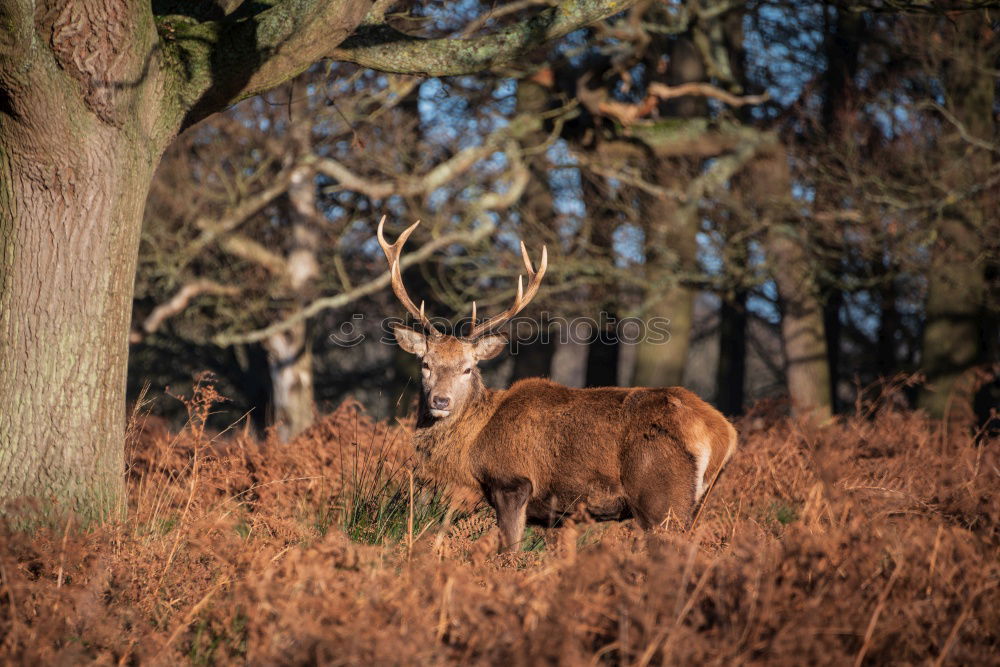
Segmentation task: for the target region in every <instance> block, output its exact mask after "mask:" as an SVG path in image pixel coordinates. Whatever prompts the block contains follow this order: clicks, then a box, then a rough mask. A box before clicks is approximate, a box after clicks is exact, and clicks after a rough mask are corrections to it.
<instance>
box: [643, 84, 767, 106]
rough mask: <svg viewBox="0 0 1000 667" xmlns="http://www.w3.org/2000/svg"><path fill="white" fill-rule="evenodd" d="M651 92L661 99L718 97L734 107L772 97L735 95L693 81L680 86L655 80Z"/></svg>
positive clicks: (650, 86) (756, 102) (761, 101)
mask: <svg viewBox="0 0 1000 667" xmlns="http://www.w3.org/2000/svg"><path fill="white" fill-rule="evenodd" d="M649 94H650V95H653V96H655V97H657V98H659V99H661V100H669V99H673V98H675V97H683V96H684V95H701V96H703V97H711V98H713V99H717V100H719V101H720V102H722V103H724V104H728V105H729V106H732V107H742V106H746V105H748V104H763V103H764V102H767V101H768V100H769V99H771V96H770V95H768V94H767V93H764V94H763V95H733V94H732V93H727V92H726V91H724V90H722V89H721V88H717V87H716V86H713V85H712V84H710V83H702V82H692V83H682V84H680V85H679V86H668V85H666V84H664V83H659V82H657V81H654V82H652V83H650V84H649Z"/></svg>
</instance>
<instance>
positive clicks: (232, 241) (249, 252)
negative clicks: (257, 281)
mask: <svg viewBox="0 0 1000 667" xmlns="http://www.w3.org/2000/svg"><path fill="white" fill-rule="evenodd" d="M219 247H220V248H222V249H223V250H224V251H226V252H228V253H229V254H230V255H234V256H236V257H239V258H241V259H245V260H247V261H249V262H253V263H255V264H259V265H260V266H262V267H264V268H265V269H267V270H268V272H269V273H271V275H274V276H277V277H283V276H284V275H285V274H286V273H287V272H288V263H287V262H286V261H285V258H284V257H282V256H281V255H279V254H278V253H275V252H271V251H270V250H268V249H267V248H265V247H264V246H263V245H262V244H260V243H257V242H256V241H254V240H253V239H251V238H248V237H246V236H244V235H242V234H233V233H230V234H227V235H225V236H224V237H223V238H222V240H220V241H219Z"/></svg>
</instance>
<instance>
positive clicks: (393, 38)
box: [331, 0, 637, 76]
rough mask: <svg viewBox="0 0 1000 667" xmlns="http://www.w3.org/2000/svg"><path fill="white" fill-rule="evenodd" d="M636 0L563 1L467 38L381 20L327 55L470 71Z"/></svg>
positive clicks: (384, 65) (450, 72)
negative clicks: (416, 32)
mask: <svg viewBox="0 0 1000 667" xmlns="http://www.w3.org/2000/svg"><path fill="white" fill-rule="evenodd" d="M636 1H637V0H617V1H616V0H566V1H564V2H560V3H559V4H558V5H556V6H554V7H551V8H549V9H546V10H544V11H541V12H539V13H538V14H536V15H535V16H532V17H531V18H529V19H526V20H524V21H521V22H519V23H516V24H514V25H511V26H509V27H507V28H504V29H503V30H499V31H497V32H495V33H492V34H489V35H483V36H480V37H474V38H468V39H448V38H442V39H422V38H419V37H414V36H412V35H407V34H405V33H403V32H400V31H398V30H396V29H395V28H392V27H391V26H388V25H385V24H381V23H376V24H366V25H364V26H362V27H361V28H359V29H358V31H357V32H356V33H355V34H354V35H352V36H351V37H350V38H349V39H348V40H346V41H345V42H344V43H343V44H342V45H341V46H340V47H338V48H336V49H334V50H333V53H332V54H331V57H332V58H333V59H335V60H342V61H346V62H352V63H357V64H359V65H363V66H365V67H370V68H372V69H376V70H380V71H383V72H393V73H396V74H422V75H426V76H454V75H460V74H472V73H475V72H480V71H482V70H485V69H489V68H490V67H494V66H496V65H500V64H503V63H506V62H509V61H510V60H513V59H514V58H516V57H517V56H519V55H521V54H523V53H525V52H527V51H530V50H531V49H534V48H537V47H538V46H540V45H542V44H544V43H545V42H547V41H550V40H553V39H558V38H559V37H562V36H564V35H566V34H568V33H570V32H573V31H574V30H577V29H579V28H581V27H583V26H585V25H588V24H591V23H594V22H595V21H600V20H602V19H606V18H608V17H609V16H613V15H614V14H617V13H619V12H622V11H624V10H625V9H628V8H629V7H631V6H632V5H634V4H636Z"/></svg>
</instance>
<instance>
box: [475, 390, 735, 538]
mask: <svg viewBox="0 0 1000 667" xmlns="http://www.w3.org/2000/svg"><path fill="white" fill-rule="evenodd" d="M498 398H499V400H498V402H497V407H496V410H495V411H494V413H493V415H492V418H491V419H489V420H488V421H487V423H486V424H485V425H484V426H483V428H482V430H481V431H480V432H479V434H478V436H477V437H476V438H475V439H474V441H473V443H472V446H471V447H470V449H469V457H468V462H469V465H470V468H471V469H470V471H469V472H470V473H471V477H472V478H473V479H474V480H476V482H478V484H479V486H480V489H481V490H482V492H483V495H484V496H485V497H486V499H487V500H488V501H489V502H490V504H491V505H493V506H494V508H495V509H497V511H498V514H499V513H500V511H501V509H502V508H501V507H499V506H498V505H499V504H511V503H513V505H514V506H515V507H511V508H510V509H511V510H514V511H517V507H516V506H517V505H521V504H523V503H525V502H526V507H525V509H524V511H525V514H526V518H527V519H528V520H530V521H531V522H533V523H543V524H547V525H551V524H554V523H558V522H559V521H560V520H561V519H563V518H565V517H568V516H571V515H574V514H576V513H577V511H578V510H579V509H584V510H585V511H586V513H587V514H588V515H589V516H590V517H591V518H593V519H595V520H599V521H607V520H623V519H627V518H632V517H635V518H636V519H637V520H638V521H639V523H640V524H641V525H642V526H643V527H644V528H651V527H653V526H656V525H659V524H661V523H662V522H663V521H664V520H665V519H667V518H668V516H670V515H671V514H672V515H673V516H674V517H675V518H676V519H678V520H680V521H687V520H689V519H690V518H691V515H692V512H693V510H694V507H695V506H696V504H697V502H698V501H699V500H700V499H701V497H702V495H703V493H704V491H705V487H706V485H707V483H708V482H710V481H711V480H712V479H714V477H715V476H716V474H717V473H718V471H719V470H720V468H721V467H722V465H723V464H724V463H725V461H726V459H727V458H728V457H729V455H730V454H731V452H732V450H733V449H734V447H735V442H736V431H735V429H734V428H733V427H732V425H731V424H730V423H729V422H728V421H727V420H726V418H725V417H723V416H722V414H721V413H719V412H718V411H717V410H715V409H714V408H713V407H711V406H710V405H708V404H707V403H705V402H704V401H703V400H701V399H700V398H698V397H697V396H696V395H695V394H693V393H691V392H690V391H688V390H686V389H683V388H681V387H668V388H654V389H650V388H636V389H626V388H614V387H608V388H595V389H571V388H568V387H564V386H562V385H558V384H555V383H552V382H549V381H547V380H540V379H530V380H523V381H521V382H519V383H517V384H515V385H514V386H513V387H511V388H510V389H509V390H507V391H505V392H503V395H502V396H501V397H498Z"/></svg>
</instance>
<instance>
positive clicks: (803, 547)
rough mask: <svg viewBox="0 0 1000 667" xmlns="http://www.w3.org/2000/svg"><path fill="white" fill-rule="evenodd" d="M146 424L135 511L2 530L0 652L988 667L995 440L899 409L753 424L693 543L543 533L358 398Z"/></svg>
mask: <svg viewBox="0 0 1000 667" xmlns="http://www.w3.org/2000/svg"><path fill="white" fill-rule="evenodd" d="M217 398H218V397H217V396H216V395H215V394H214V392H213V390H212V389H211V387H208V386H202V387H200V388H199V390H198V393H197V394H196V396H194V397H192V398H191V399H190V400H189V401H188V407H189V411H190V419H189V423H188V424H187V426H186V427H185V428H184V429H183V430H181V431H180V432H179V433H175V432H171V431H170V430H169V429H167V428H166V427H165V426H164V425H163V424H162V423H160V422H158V421H156V420H154V419H152V418H146V419H143V418H142V417H141V416H137V417H136V418H135V420H134V428H133V429H132V435H131V437H130V439H129V460H130V466H129V473H128V483H129V512H128V517H127V519H125V520H123V521H121V522H119V523H115V524H111V525H105V526H103V527H100V528H96V529H91V530H88V531H86V532H83V531H78V530H75V529H74V527H73V525H72V523H67V524H66V525H64V526H61V527H58V528H55V529H51V530H49V529H47V530H38V531H35V532H34V533H33V534H24V533H17V532H12V531H5V532H3V533H2V534H0V543H2V545H0V582H2V583H0V662H4V663H9V662H15V663H31V664H43V663H45V664H51V663H55V664H67V663H73V664H77V663H86V662H99V663H103V664H130V663H131V664H137V663H148V662H153V663H171V664H172V663H193V664H214V663H252V664H272V663H279V664H288V663H295V664H298V663H324V664H355V663H366V664H433V663H445V662H447V663H462V664H465V663H500V664H525V663H528V664H538V663H559V664H572V665H576V664H593V663H609V664H636V665H649V664H662V663H684V664H702V663H746V662H757V663H764V662H768V663H776V664H861V663H867V664H874V663H887V662H891V663H921V664H923V663H928V662H929V663H934V664H941V663H947V664H963V665H966V664H989V663H993V664H996V663H997V662H998V658H997V656H998V655H1000V594H998V586H1000V578H998V575H1000V548H998V547H1000V532H998V527H1000V501H998V499H997V494H996V490H997V487H998V481H1000V469H998V465H1000V461H998V456H997V448H998V446H1000V443H998V442H997V441H996V440H990V439H989V438H985V437H978V438H977V436H976V434H975V433H973V432H972V431H971V430H966V429H961V428H954V429H952V430H950V431H948V430H945V429H943V428H942V427H941V426H939V425H938V424H936V423H933V422H931V421H929V420H927V419H926V418H925V417H923V416H922V415H921V414H919V413H912V412H906V411H900V410H898V409H896V408H894V407H893V406H894V405H895V404H894V402H893V401H884V400H882V401H880V402H878V403H873V404H872V407H871V408H870V409H867V410H859V413H858V416H855V417H849V418H844V419H841V420H840V421H837V422H836V423H832V424H828V425H825V426H822V427H814V426H810V425H807V424H805V423H800V422H798V421H795V420H792V419H788V418H785V417H782V416H780V415H777V414H770V413H769V412H768V410H767V409H766V408H765V407H761V408H759V409H758V410H757V411H756V412H755V413H753V414H751V415H749V416H747V417H746V418H744V419H743V420H742V421H741V422H740V424H739V428H740V431H741V444H740V450H739V451H738V453H737V454H736V456H735V457H734V458H733V460H732V462H731V464H730V465H729V467H728V469H727V470H726V472H725V474H724V475H723V476H722V477H721V478H720V480H719V482H718V484H716V486H715V488H714V489H713V490H712V493H711V495H710V497H709V499H708V502H707V504H706V506H705V508H704V511H703V513H702V515H701V517H700V519H699V521H698V523H697V525H696V526H695V527H694V529H693V530H691V531H682V530H679V529H668V530H663V531H660V532H656V533H650V534H645V533H642V532H639V531H637V530H636V529H635V528H634V526H633V525H632V524H631V522H625V523H622V524H587V523H582V522H577V523H573V522H568V523H567V524H565V525H563V526H561V527H559V528H553V529H538V528H534V529H533V530H532V532H531V533H530V535H529V536H528V541H529V542H530V544H528V546H529V547H530V549H528V550H526V551H524V552H522V553H520V554H516V555H504V556H496V555H495V554H494V550H495V546H496V536H495V530H494V527H493V520H492V516H491V514H490V513H489V511H487V510H484V509H483V508H482V507H480V506H477V505H475V503H474V502H472V499H468V498H463V499H460V500H461V502H459V501H458V500H455V499H452V498H449V496H448V495H447V494H446V493H445V492H444V490H443V489H439V488H436V487H434V486H433V485H431V484H428V483H425V482H423V481H421V480H420V479H419V477H417V478H414V477H413V475H412V451H411V449H410V444H409V438H408V435H407V429H408V428H409V425H405V424H404V425H402V426H398V427H390V426H389V425H387V424H384V423H376V422H373V421H372V420H371V419H369V418H368V417H367V416H365V414H364V412H363V411H362V409H361V408H360V406H358V405H357V404H354V403H345V404H344V405H342V406H341V407H340V408H339V409H338V410H337V411H336V412H334V413H333V414H330V415H327V416H325V417H323V418H322V419H320V420H319V421H318V422H317V424H316V425H315V426H314V427H312V428H311V429H310V430H309V431H307V432H306V433H304V434H302V435H301V436H300V437H299V438H298V439H297V440H296V441H294V442H293V443H291V444H289V445H286V446H281V445H278V444H277V443H275V442H273V441H271V440H264V441H259V440H257V439H255V438H253V437H252V436H251V435H249V433H248V432H247V431H246V430H244V429H242V428H240V427H237V428H234V429H232V430H230V431H228V432H225V433H222V434H212V433H208V432H207V431H206V430H205V428H204V426H203V425H204V422H205V418H206V416H207V414H208V412H209V411H210V410H211V406H212V404H213V403H214V402H215V401H216V400H217Z"/></svg>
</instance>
